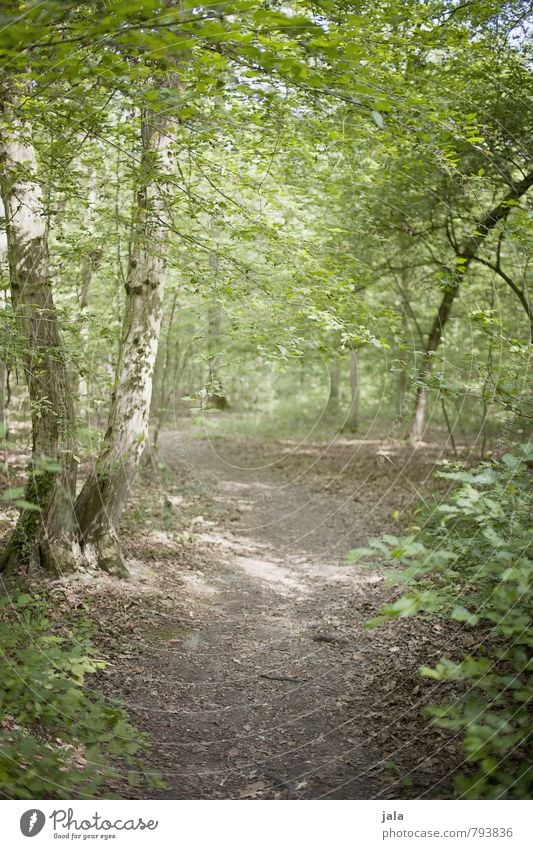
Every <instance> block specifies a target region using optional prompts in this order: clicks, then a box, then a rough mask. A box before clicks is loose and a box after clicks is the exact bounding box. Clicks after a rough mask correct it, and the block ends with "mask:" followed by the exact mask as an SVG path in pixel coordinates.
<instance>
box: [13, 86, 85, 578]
mask: <svg viewBox="0 0 533 849" xmlns="http://www.w3.org/2000/svg"><path fill="white" fill-rule="evenodd" d="M15 91H16V89H15V84H13V88H12V90H7V87H5V88H4V91H3V95H4V101H3V106H2V111H3V116H2V117H3V124H2V128H1V130H0V144H1V166H0V188H1V192H2V198H3V203H4V207H5V214H6V230H7V244H8V261H9V276H10V285H11V299H12V304H13V313H14V318H15V325H16V328H17V333H18V335H19V338H20V340H21V343H22V347H23V353H22V358H23V364H24V371H25V375H26V381H27V384H28V391H29V397H30V403H31V410H32V413H31V416H32V458H31V463H30V467H29V472H28V482H27V485H26V494H25V500H26V501H27V502H30V503H31V504H33V505H35V506H36V507H37V508H38V509H36V510H22V512H21V514H20V516H19V519H18V522H17V526H16V528H15V531H14V532H13V534H12V537H11V540H10V542H9V544H8V546H7V549H6V551H5V552H4V554H3V556H2V559H1V563H0V565H1V567H2V568H7V567H11V566H16V565H19V564H24V565H27V564H31V565H34V566H40V567H43V568H45V569H52V570H54V571H58V572H60V571H62V570H64V569H67V568H72V567H73V566H74V565H75V562H76V557H77V554H78V550H77V546H76V543H75V542H74V539H75V537H74V516H73V510H72V505H73V499H74V493H75V486H76V460H75V453H74V452H75V418H74V406H73V403H72V396H71V392H70V384H69V378H68V369H67V364H66V359H65V354H64V351H63V347H62V343H61V337H60V331H59V323H58V317H57V313H56V309H55V305H54V300H53V295H52V286H51V282H50V276H49V259H48V234H47V228H46V219H45V210H44V206H43V197H42V191H41V187H40V186H39V184H38V183H37V182H36V172H37V161H36V154H35V149H34V146H33V141H32V132H31V126H30V125H29V124H28V123H27V122H25V121H24V120H23V119H21V118H20V117H19V114H18V113H19V112H20V106H19V104H18V103H17V98H16V94H15Z"/></svg>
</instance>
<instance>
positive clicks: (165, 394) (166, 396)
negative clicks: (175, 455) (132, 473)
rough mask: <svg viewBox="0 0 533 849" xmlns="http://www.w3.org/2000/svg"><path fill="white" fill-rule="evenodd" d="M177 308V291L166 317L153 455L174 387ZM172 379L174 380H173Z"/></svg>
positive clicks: (175, 375)
mask: <svg viewBox="0 0 533 849" xmlns="http://www.w3.org/2000/svg"><path fill="white" fill-rule="evenodd" d="M177 306H178V290H176V291H175V292H174V295H173V298H172V305H171V307H170V315H169V317H168V326H167V332H166V337H165V356H164V363H163V367H162V372H163V373H162V375H161V388H160V392H159V407H158V409H157V414H156V417H155V428H154V436H153V439H152V449H153V452H154V454H155V453H156V452H157V446H158V444H159V434H160V433H161V428H162V427H163V423H164V421H165V419H166V416H167V413H168V405H169V403H170V399H171V397H172V392H173V390H174V388H175V385H176V377H177V373H176V369H172V354H173V339H172V330H173V327H174V315H175V313H176V309H177ZM173 378H174V379H173Z"/></svg>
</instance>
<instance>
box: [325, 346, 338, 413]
mask: <svg viewBox="0 0 533 849" xmlns="http://www.w3.org/2000/svg"><path fill="white" fill-rule="evenodd" d="M328 375H329V395H328V401H327V404H326V415H330V416H335V415H336V414H337V412H338V410H339V395H340V378H341V374H340V356H339V354H338V353H336V352H335V353H334V354H333V359H332V360H330V361H329V363H328Z"/></svg>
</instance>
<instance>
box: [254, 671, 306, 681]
mask: <svg viewBox="0 0 533 849" xmlns="http://www.w3.org/2000/svg"><path fill="white" fill-rule="evenodd" d="M259 677H260V678H268V680H269V681H292V682H293V683H303V682H304V681H309V678H295V677H294V676H293V675H277V674H276V673H275V672H272V673H270V672H260V673H259Z"/></svg>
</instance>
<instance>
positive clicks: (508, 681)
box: [350, 446, 533, 799]
mask: <svg viewBox="0 0 533 849" xmlns="http://www.w3.org/2000/svg"><path fill="white" fill-rule="evenodd" d="M532 456H533V451H532V450H531V447H530V446H525V447H522V448H521V449H520V450H517V451H516V452H515V453H512V454H511V453H509V454H505V455H504V456H503V457H502V459H501V460H499V461H494V462H493V463H490V464H489V463H483V464H482V465H481V466H479V467H478V468H477V469H474V470H471V471H465V470H464V469H460V468H457V469H455V470H453V471H448V472H439V473H438V474H439V476H440V477H443V478H446V479H448V480H452V481H457V482H458V483H459V484H460V485H459V486H458V487H457V488H456V489H454V490H453V491H452V492H451V495H450V497H449V498H448V499H447V500H446V502H445V503H443V504H439V505H437V506H436V508H435V509H434V510H433V511H432V512H431V513H430V514H429V515H428V516H427V522H426V524H425V526H424V528H423V530H422V531H421V532H420V533H419V534H417V535H416V536H415V535H410V536H406V537H393V536H390V535H385V536H384V537H382V538H381V539H373V540H370V543H369V545H368V546H367V547H366V548H363V549H357V550H356V551H353V552H351V554H350V559H352V560H358V559H359V558H361V557H365V556H374V557H375V556H379V557H383V558H385V561H386V562H388V563H389V564H398V565H401V566H402V567H403V568H402V569H395V570H394V571H393V572H392V573H391V575H390V576H391V579H392V580H393V581H394V582H402V583H403V584H405V585H407V592H405V594H404V595H402V596H401V597H400V598H399V599H397V600H396V601H395V602H393V603H392V604H388V605H386V606H385V607H384V608H383V610H382V612H381V614H380V616H379V617H377V618H376V619H374V620H372V622H371V623H369V625H370V626H375V625H379V624H380V623H382V622H383V621H386V620H387V619H390V618H393V617H398V616H411V615H413V614H415V613H425V614H428V613H429V614H432V615H438V616H440V617H446V618H448V619H451V620H454V621H457V622H463V623H464V625H465V627H466V628H472V627H473V626H477V629H478V630H476V631H475V634H476V635H479V642H478V645H477V650H476V651H473V652H472V653H469V654H468V655H466V656H464V657H463V658H462V659H460V660H458V661H457V660H453V659H450V658H443V659H442V660H441V661H440V662H439V663H438V664H437V666H435V667H432V668H430V667H423V668H422V669H421V673H422V674H423V675H424V676H428V677H430V678H433V679H435V680H437V681H456V682H461V684H462V685H463V687H462V690H461V695H460V697H459V698H458V699H457V700H456V701H454V702H452V703H449V704H444V705H440V706H437V707H432V708H430V709H429V712H430V714H431V715H432V716H433V717H434V721H435V722H436V723H437V724H438V725H439V726H441V727H443V728H446V729H448V730H449V731H451V732H453V733H454V734H462V735H463V743H464V748H465V752H466V757H467V759H468V761H470V762H471V763H472V764H473V770H472V772H471V773H470V774H468V775H467V776H459V777H458V778H457V782H456V783H457V790H458V791H459V793H460V794H461V795H462V796H465V797H467V798H491V799H492V798H502V797H504V798H527V797H528V793H529V790H530V782H531V778H532V768H531V766H529V765H528V761H527V746H528V742H529V740H530V734H531V713H530V708H531V698H532V695H533V687H532V681H531V668H532V667H531V648H532V647H533V635H532V633H531V628H530V626H531V591H530V590H531V567H532V565H533V560H532V559H531V540H532V535H531V515H532V512H533V493H532V491H531V487H530V480H529V478H530V476H531V472H530V470H529V468H528V460H530V459H531V457H532Z"/></svg>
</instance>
